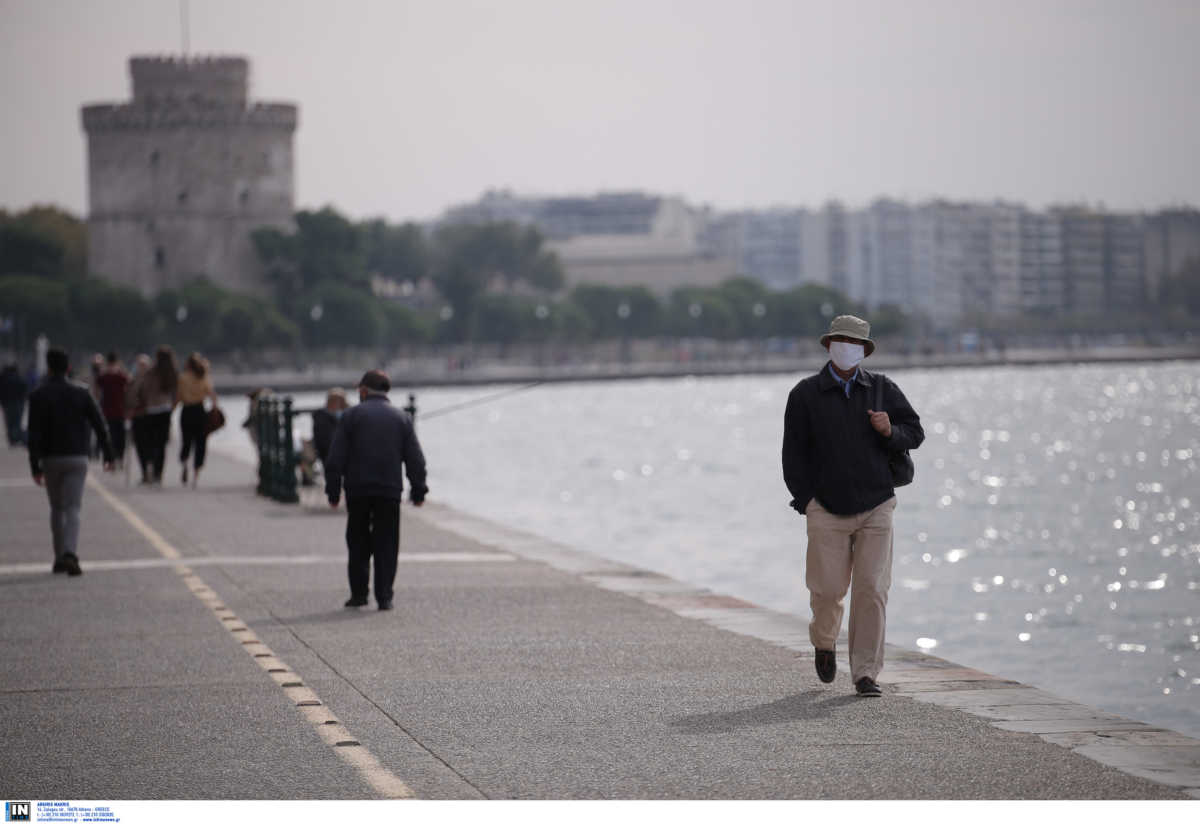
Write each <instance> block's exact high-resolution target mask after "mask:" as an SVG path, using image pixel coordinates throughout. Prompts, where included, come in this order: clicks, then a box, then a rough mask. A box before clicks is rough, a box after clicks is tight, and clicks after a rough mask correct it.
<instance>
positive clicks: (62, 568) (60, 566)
mask: <svg viewBox="0 0 1200 824" xmlns="http://www.w3.org/2000/svg"><path fill="white" fill-rule="evenodd" d="M50 571H51V572H53V573H54V574H55V575H57V574H58V573H60V572H66V571H67V565H66V563H64V562H63V561H55V562H54V566H53V567H51V568H50Z"/></svg>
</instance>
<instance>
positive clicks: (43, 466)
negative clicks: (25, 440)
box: [29, 349, 113, 575]
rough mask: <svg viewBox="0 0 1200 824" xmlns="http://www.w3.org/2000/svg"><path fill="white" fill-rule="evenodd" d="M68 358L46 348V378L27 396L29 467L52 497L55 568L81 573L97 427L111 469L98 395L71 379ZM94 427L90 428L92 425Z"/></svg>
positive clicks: (50, 497)
mask: <svg viewBox="0 0 1200 824" xmlns="http://www.w3.org/2000/svg"><path fill="white" fill-rule="evenodd" d="M69 364H70V361H69V359H68V357H67V353H66V352H64V351H63V350H61V349H51V350H50V351H48V352H47V353H46V367H47V369H48V374H47V376H46V379H45V380H44V381H43V382H42V383H41V385H40V386H38V388H37V389H35V390H34V391H33V393H32V394H31V395H30V396H29V468H30V470H31V471H32V472H33V480H34V481H35V482H36V483H37V484H38V485H39V486H45V487H46V495H47V496H48V497H49V499H50V534H51V537H52V539H53V541H54V566H53V567H52V570H53V571H54V572H66V573H67V574H68V575H82V574H83V570H82V569H81V568H80V566H79V550H78V546H77V544H78V542H79V511H80V507H81V505H82V502H83V484H84V481H85V480H86V479H87V471H88V433H89V431H90V432H94V433H95V436H96V440H97V442H98V443H99V444H100V450H101V452H103V453H104V468H105V469H106V470H109V471H111V470H112V468H113V452H112V445H111V444H110V443H109V441H108V429H107V427H106V426H105V425H104V418H103V416H101V414H100V408H99V407H98V406H97V405H96V401H95V399H94V398H93V397H92V396H91V394H90V393H89V392H88V389H87V387H86V386H84V385H83V384H79V383H75V382H74V381H71V380H68V379H67V370H68V367H69ZM89 426H90V429H89Z"/></svg>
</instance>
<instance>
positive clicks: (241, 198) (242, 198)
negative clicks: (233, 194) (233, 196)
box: [238, 189, 250, 206]
mask: <svg viewBox="0 0 1200 824" xmlns="http://www.w3.org/2000/svg"><path fill="white" fill-rule="evenodd" d="M249 201H250V190H249V189H242V193H241V194H240V195H238V203H240V204H242V205H243V206H245V205H246V204H247V203H248V202H249Z"/></svg>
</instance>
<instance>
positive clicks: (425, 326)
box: [379, 300, 432, 351]
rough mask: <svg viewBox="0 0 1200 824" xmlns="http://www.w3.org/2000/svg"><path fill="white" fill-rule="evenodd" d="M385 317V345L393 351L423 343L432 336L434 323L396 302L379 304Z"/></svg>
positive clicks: (389, 301)
mask: <svg viewBox="0 0 1200 824" xmlns="http://www.w3.org/2000/svg"><path fill="white" fill-rule="evenodd" d="M379 308H380V311H381V313H382V317H383V333H382V334H383V338H382V339H383V344H384V345H385V346H387V347H388V348H389V349H391V350H392V351H395V350H396V349H399V348H400V347H401V346H404V345H406V344H411V343H422V342H424V341H427V340H429V338H430V337H431V335H432V330H431V328H430V327H431V323H432V321H431V320H430V319H429V318H427V317H425V316H423V315H420V314H418V313H417V312H415V311H413V310H412V309H409V308H408V307H407V306H404V305H403V304H400V303H396V302H395V301H391V300H385V301H382V302H380V304H379Z"/></svg>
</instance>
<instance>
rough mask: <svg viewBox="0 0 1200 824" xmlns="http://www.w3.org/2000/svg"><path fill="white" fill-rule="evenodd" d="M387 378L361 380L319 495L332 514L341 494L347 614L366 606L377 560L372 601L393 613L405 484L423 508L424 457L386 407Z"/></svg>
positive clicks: (406, 420)
mask: <svg viewBox="0 0 1200 824" xmlns="http://www.w3.org/2000/svg"><path fill="white" fill-rule="evenodd" d="M390 389H391V381H389V380H388V376H387V375H385V374H384V373H383V372H381V371H379V370H377V369H376V370H372V371H370V372H367V373H366V374H365V375H363V377H362V380H361V381H359V384H358V397H359V399H360V401H361V402H360V403H359V404H358V406H355V407H353V408H352V409H347V410H346V412H345V413H344V414H343V415H342V417H341V420H340V421H338V425H337V428H336V429H335V430H334V433H333V443H332V444H331V446H330V449H329V455H328V460H327V461H326V462H325V494H326V496H327V497H328V498H329V505H330V506H332V507H334V508H337V505H338V500H339V499H340V497H341V492H342V487H343V486H345V489H346V516H347V517H346V546H347V548H348V550H349V554H350V558H349V562H348V564H347V572H348V574H349V578H350V600H348V601H346V606H347V607H362V606H366V605H367V589H368V583H369V578H370V569H371V558H372V557H374V559H375V600H376V602H377V603H378V604H379V608H380V609H384V610H386V609H391V608H392V593H393V584H394V582H395V579H396V562H397V558H398V555H399V552H400V500H401V497H402V496H403V493H404V479H403V476H402V474H401V466H402V465H403V473H404V474H406V475H407V476H408V483H409V486H410V487H411V489H410V491H409V499H410V500H411V501H412V502H413V505H414V506H420V505H421V504H422V503H423V502H424V501H425V495H426V494H427V493H428V492H429V488H428V487H427V486H426V485H425V456H424V455H423V454H422V453H421V445H420V443H418V441H417V433H416V430H415V429H413V422H412V418H410V417H409V416H408V413H407V412H404V411H402V410H400V409H397V408H396V407H394V406H392V404H391V402H390V401H389V400H388V397H387V393H388V391H389V390H390Z"/></svg>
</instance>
